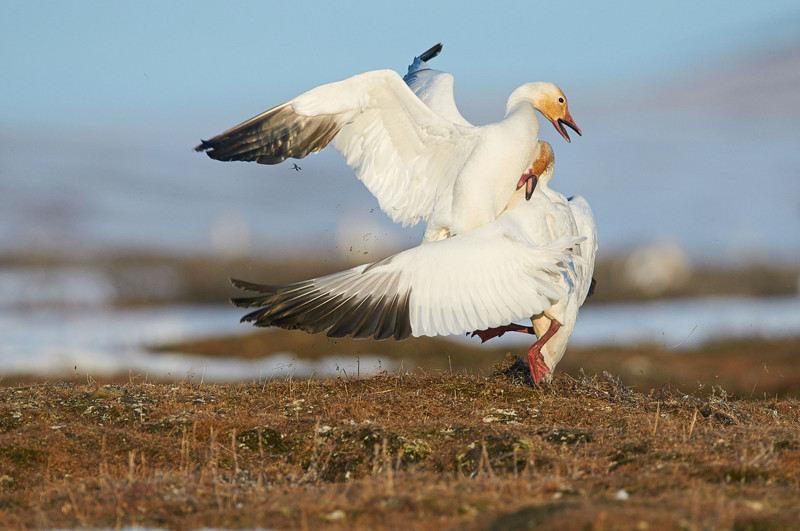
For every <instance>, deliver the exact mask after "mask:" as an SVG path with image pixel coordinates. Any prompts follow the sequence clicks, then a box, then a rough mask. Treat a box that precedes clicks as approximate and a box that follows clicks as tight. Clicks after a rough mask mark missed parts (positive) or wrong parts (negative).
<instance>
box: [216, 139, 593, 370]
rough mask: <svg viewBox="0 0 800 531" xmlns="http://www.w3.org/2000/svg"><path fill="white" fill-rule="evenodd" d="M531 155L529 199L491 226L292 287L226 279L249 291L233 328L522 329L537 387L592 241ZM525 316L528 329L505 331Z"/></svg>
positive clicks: (521, 195)
mask: <svg viewBox="0 0 800 531" xmlns="http://www.w3.org/2000/svg"><path fill="white" fill-rule="evenodd" d="M537 148H538V149H537V150H536V151H537V153H538V154H539V155H538V157H537V159H536V161H535V164H534V167H533V168H531V170H532V171H531V172H528V173H530V174H531V175H532V176H531V177H530V179H536V177H535V176H536V175H540V174H541V175H540V176H539V177H538V180H539V184H537V186H535V187H533V189H532V192H531V193H530V194H529V195H530V201H526V194H527V193H528V188H527V183H528V181H527V180H524V181H522V182H521V183H520V186H519V187H518V189H517V191H516V192H515V193H514V194H513V197H512V198H511V201H510V202H509V203H508V205H507V207H506V208H505V209H504V211H503V212H502V213H501V214H500V216H498V217H497V219H495V220H494V221H492V222H490V223H488V224H486V225H484V226H481V227H478V228H476V229H473V230H470V231H465V232H461V233H459V234H456V235H455V236H452V237H450V238H446V239H443V240H438V241H433V242H423V243H422V244H420V245H419V246H418V247H414V248H412V249H408V250H406V251H403V252H401V253H398V254H396V255H393V256H390V257H388V258H386V259H384V260H381V261H379V262H375V263H372V264H364V265H360V266H358V267H354V268H352V269H349V270H346V271H341V272H339V273H334V274H332V275H328V276H325V277H320V278H315V279H311V280H306V281H302V282H297V283H294V284H288V285H283V286H268V285H260V284H254V283H251V282H244V281H240V280H233V279H232V282H233V284H234V286H236V287H238V288H240V289H243V290H246V291H252V292H256V293H258V294H257V295H255V296H251V297H241V298H236V299H233V301H232V302H233V303H234V304H235V305H237V306H240V307H245V308H257V309H256V310H254V311H252V312H250V313H248V314H247V315H245V316H244V317H243V318H242V321H243V322H252V323H253V324H254V325H255V326H262V327H269V326H278V327H281V328H286V329H290V330H303V331H305V332H309V333H317V332H324V331H327V335H328V336H330V337H344V336H347V335H350V336H352V337H355V338H366V337H370V336H371V337H374V338H375V339H387V338H390V337H394V338H395V339H405V338H407V337H409V336H412V335H413V336H435V335H452V334H463V333H465V332H466V333H469V332H473V331H477V332H475V334H477V335H479V336H480V337H481V339H483V340H484V341H485V340H487V339H490V338H491V337H496V336H499V335H502V334H503V333H505V332H507V331H511V330H514V331H530V332H531V333H536V334H537V336H538V337H539V340H538V341H537V342H536V343H535V344H534V345H533V346H532V347H531V348H530V349H529V351H528V362H529V365H530V370H531V376H532V378H533V381H534V383H537V384H538V383H539V382H541V380H542V378H543V376H544V375H546V374H550V373H552V370H553V369H554V368H555V366H556V364H557V363H558V361H559V360H560V359H561V356H563V354H564V350H565V348H566V343H567V340H568V339H569V336H570V334H571V332H572V327H573V326H574V325H575V320H576V319H577V315H578V307H579V306H580V305H581V304H582V303H583V300H584V299H585V298H586V295H587V292H588V290H589V285H590V282H591V276H592V269H593V265H594V255H595V249H596V235H595V228H594V221H593V218H592V214H591V210H590V209H589V206H588V203H586V201H585V200H584V199H582V198H579V197H575V198H573V199H572V200H571V201H567V200H566V199H565V198H564V196H562V195H561V194H558V193H557V192H555V191H553V190H551V189H550V188H549V187H548V186H547V183H548V181H549V180H550V177H551V176H552V172H553V152H552V149H551V148H550V146H549V144H546V143H542V144H540V145H538V146H537ZM512 186H513V185H512ZM527 318H531V320H532V324H533V327H532V330H527V329H526V328H525V327H522V326H519V325H507V323H511V322H514V321H518V320H521V319H527ZM543 356H544V359H542V357H543ZM548 379H549V378H548Z"/></svg>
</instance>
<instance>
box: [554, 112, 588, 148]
mask: <svg viewBox="0 0 800 531" xmlns="http://www.w3.org/2000/svg"><path fill="white" fill-rule="evenodd" d="M565 125H566V126H567V127H569V128H570V129H572V130H573V131H575V132H576V133H578V135H579V136H583V134H582V133H581V130H580V128H579V127H578V126H577V125H575V121H574V120H573V119H572V116H571V115H570V114H569V110H567V111H566V112H565V113H564V117H563V118H556V119H554V120H553V126H555V128H556V131H558V132H559V133H560V134H561V136H563V137H564V140H566V141H567V142H569V141H570V140H569V135H568V134H567V131H566V129H564V126H565Z"/></svg>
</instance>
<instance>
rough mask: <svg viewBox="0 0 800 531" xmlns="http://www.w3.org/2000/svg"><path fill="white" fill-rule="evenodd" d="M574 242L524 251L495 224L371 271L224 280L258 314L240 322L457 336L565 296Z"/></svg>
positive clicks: (333, 331)
mask: <svg viewBox="0 0 800 531" xmlns="http://www.w3.org/2000/svg"><path fill="white" fill-rule="evenodd" d="M575 242H576V239H575V238H565V239H562V240H559V241H557V242H554V243H553V244H552V245H549V246H547V247H532V246H529V245H525V244H523V243H521V242H519V241H515V240H514V239H512V238H510V237H508V235H507V234H506V233H505V232H504V227H503V226H502V224H500V223H492V224H490V225H487V226H485V227H481V228H480V229H477V230H475V231H472V232H469V233H465V234H462V235H456V236H454V237H452V238H449V239H446V240H440V241H436V242H431V243H423V244H422V245H420V246H418V247H415V248H413V249H409V250H407V251H404V252H401V253H399V254H396V255H394V256H391V257H389V258H387V259H385V260H382V261H380V262H376V263H374V264H366V265H361V266H358V267H355V268H353V269H349V270H347V271H342V272H339V273H334V274H332V275H328V276H325V277H321V278H316V279H312V280H307V281H304V282H298V283H296V284H289V285H285V286H263V285H258V284H252V283H248V282H242V281H238V280H234V281H233V284H234V285H235V286H237V287H239V288H241V289H244V290H248V291H255V292H258V293H259V295H256V296H254V297H243V298H237V299H233V303H234V304H236V305H237V306H241V307H251V308H252V307H257V308H259V309H257V310H255V311H253V312H251V313H249V314H247V315H245V316H244V317H243V318H242V321H249V322H253V323H254V324H255V325H256V326H279V327H281V328H288V329H300V330H304V331H306V332H312V333H315V332H322V331H326V330H327V331H328V335H329V336H331V337H342V336H346V335H351V336H353V337H356V338H363V337H370V336H372V337H375V338H376V339H385V338H388V337H394V338H395V339H404V338H406V337H408V336H409V335H414V336H435V335H447V334H460V333H464V332H472V331H474V330H483V329H486V328H491V327H496V326H500V325H503V324H507V323H510V322H512V321H516V320H519V319H523V318H528V317H530V316H531V315H536V314H538V313H541V312H542V311H544V310H547V309H548V308H550V306H551V304H552V303H553V301H555V300H558V299H561V298H562V297H564V296H565V295H566V292H567V289H568V287H567V283H566V281H565V280H564V279H565V277H566V271H567V270H568V269H569V268H571V267H574V266H573V265H572V264H571V261H572V253H571V252H570V251H569V248H571V247H572V246H573V245H574V244H575Z"/></svg>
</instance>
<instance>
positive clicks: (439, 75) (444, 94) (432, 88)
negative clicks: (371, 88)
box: [403, 57, 472, 126]
mask: <svg viewBox="0 0 800 531" xmlns="http://www.w3.org/2000/svg"><path fill="white" fill-rule="evenodd" d="M403 81H405V82H406V84H407V85H408V87H409V88H410V89H411V90H412V91H414V94H416V95H417V97H418V98H419V99H421V100H422V102H423V103H425V105H427V106H428V107H430V108H431V109H432V110H433V111H434V112H436V113H437V114H439V115H440V116H442V117H443V118H445V119H447V120H449V121H451V122H453V123H454V124H458V125H463V126H472V124H471V123H469V122H468V121H467V120H466V119H465V118H464V117H463V116H462V115H461V113H460V112H459V111H458V107H457V106H456V100H455V96H454V95H453V86H454V84H455V78H454V77H453V74H450V73H448V72H441V71H439V70H433V69H432V68H430V67H429V66H428V63H426V62H425V61H421V60H420V58H419V57H417V58H415V59H414V62H413V63H412V64H411V66H409V67H408V73H407V74H406V75H405V77H404V78H403Z"/></svg>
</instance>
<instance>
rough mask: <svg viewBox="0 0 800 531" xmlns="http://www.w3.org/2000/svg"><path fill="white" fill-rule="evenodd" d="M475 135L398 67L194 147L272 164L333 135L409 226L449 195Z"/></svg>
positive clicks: (306, 98)
mask: <svg viewBox="0 0 800 531" xmlns="http://www.w3.org/2000/svg"><path fill="white" fill-rule="evenodd" d="M478 136H479V133H478V132H477V130H476V128H472V127H464V126H460V125H456V124H454V123H452V122H451V121H448V120H447V119H445V118H443V117H442V116H440V115H439V114H437V113H436V112H434V111H433V110H431V109H430V108H429V107H428V106H426V105H425V104H424V103H423V102H422V101H421V100H420V99H419V98H418V97H416V96H415V95H414V93H413V92H412V91H411V89H409V88H408V86H406V84H405V83H404V82H403V80H402V79H401V78H400V76H399V75H398V74H397V73H396V72H394V71H391V70H376V71H373V72H366V73H364V74H359V75H356V76H353V77H351V78H348V79H345V80H344V81H340V82H337V83H330V84H328V85H322V86H320V87H317V88H315V89H312V90H310V91H308V92H306V93H304V94H301V95H300V96H298V97H296V98H294V99H293V100H291V101H288V102H286V103H284V104H282V105H279V106H277V107H275V108H273V109H270V110H268V111H266V112H264V113H262V114H260V115H258V116H256V117H254V118H251V119H250V120H247V121H246V122H244V123H242V124H240V125H237V126H236V127H234V128H232V129H230V130H228V131H226V132H224V133H222V134H220V135H218V136H216V137H214V138H212V139H210V140H205V141H203V142H202V143H201V144H200V145H199V146H197V147H196V148H195V150H197V151H205V152H206V153H207V154H208V156H209V157H211V158H213V159H217V160H223V161H229V160H244V161H256V162H259V163H262V164H277V163H278V162H281V161H283V160H285V159H287V158H289V157H292V158H302V157H305V156H306V155H308V154H309V153H312V152H315V151H319V150H321V149H322V148H324V147H325V146H327V145H328V144H329V143H331V142H333V145H334V147H335V148H336V149H337V150H338V151H339V152H341V153H342V155H344V157H345V160H346V161H347V164H348V165H350V167H352V168H353V169H354V170H355V172H356V175H357V176H358V178H359V179H361V180H362V181H363V182H364V184H366V186H367V188H369V190H370V191H371V192H372V194H373V195H375V197H376V198H377V199H378V203H379V204H380V206H381V208H382V209H383V210H384V211H385V212H386V213H387V214H388V215H389V216H390V217H391V218H392V220H393V221H396V222H400V223H402V224H403V225H409V224H414V223H417V222H418V221H419V220H421V219H426V218H427V217H428V216H429V215H430V213H431V212H432V210H433V208H434V204H435V202H436V200H437V197H442V196H445V195H446V194H452V188H453V183H454V182H455V179H456V176H457V175H458V171H459V169H460V168H461V167H462V165H463V163H464V161H465V160H466V159H467V157H468V156H469V154H470V153H471V152H472V150H473V148H474V146H475V144H476V143H477V141H478Z"/></svg>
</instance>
